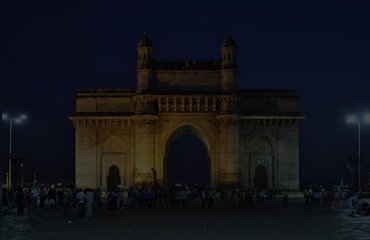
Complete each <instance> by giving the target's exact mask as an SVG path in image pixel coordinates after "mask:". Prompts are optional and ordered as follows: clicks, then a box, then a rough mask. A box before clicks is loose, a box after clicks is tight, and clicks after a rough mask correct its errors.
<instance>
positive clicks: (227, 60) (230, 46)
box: [221, 33, 238, 92]
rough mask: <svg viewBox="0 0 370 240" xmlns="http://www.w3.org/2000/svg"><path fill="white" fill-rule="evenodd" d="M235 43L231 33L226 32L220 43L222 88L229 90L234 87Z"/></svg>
mask: <svg viewBox="0 0 370 240" xmlns="http://www.w3.org/2000/svg"><path fill="white" fill-rule="evenodd" d="M236 49H237V48H236V43H235V41H234V39H233V38H232V36H231V34H230V33H228V34H227V35H226V37H225V39H224V41H223V43H222V45H221V68H222V70H221V71H222V80H221V85H222V89H223V90H224V91H226V92H231V91H234V90H235V89H236V74H237V71H238V69H237V65H236Z"/></svg>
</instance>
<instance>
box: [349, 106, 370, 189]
mask: <svg viewBox="0 0 370 240" xmlns="http://www.w3.org/2000/svg"><path fill="white" fill-rule="evenodd" d="M362 122H364V123H370V113H367V114H365V115H363V117H362V118H360V117H358V116H357V115H350V116H348V117H347V123H349V124H357V136H358V163H357V166H358V190H359V191H360V190H361V123H362Z"/></svg>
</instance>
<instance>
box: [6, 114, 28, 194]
mask: <svg viewBox="0 0 370 240" xmlns="http://www.w3.org/2000/svg"><path fill="white" fill-rule="evenodd" d="M2 119H3V120H9V166H8V175H7V188H8V190H9V191H10V190H11V189H12V187H13V186H12V158H13V156H12V131H13V124H14V123H21V122H23V121H24V120H26V119H27V116H26V115H25V114H21V115H20V116H18V117H16V118H11V117H9V116H8V115H7V114H3V115H2ZM13 184H14V183H13Z"/></svg>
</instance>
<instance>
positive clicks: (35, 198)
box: [31, 186, 40, 214]
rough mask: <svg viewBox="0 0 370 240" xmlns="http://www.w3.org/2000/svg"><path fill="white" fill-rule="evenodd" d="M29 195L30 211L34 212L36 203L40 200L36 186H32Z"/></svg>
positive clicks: (36, 206)
mask: <svg viewBox="0 0 370 240" xmlns="http://www.w3.org/2000/svg"><path fill="white" fill-rule="evenodd" d="M31 196H32V213H33V214H35V213H36V212H37V208H38V203H39V201H40V191H39V190H38V189H37V188H36V186H35V187H33V188H32V191H31Z"/></svg>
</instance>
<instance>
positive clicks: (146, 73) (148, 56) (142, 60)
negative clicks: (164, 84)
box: [136, 32, 153, 92]
mask: <svg viewBox="0 0 370 240" xmlns="http://www.w3.org/2000/svg"><path fill="white" fill-rule="evenodd" d="M137 53H138V56H137V57H138V61H137V89H136V91H137V92H145V91H146V90H148V89H149V87H150V80H151V78H152V72H153V45H152V42H151V41H150V39H149V36H148V34H147V33H146V32H144V35H143V36H142V38H141V39H140V41H139V45H138V47H137Z"/></svg>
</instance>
